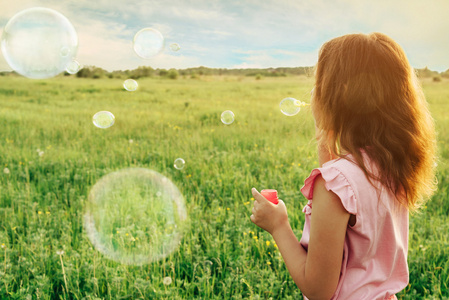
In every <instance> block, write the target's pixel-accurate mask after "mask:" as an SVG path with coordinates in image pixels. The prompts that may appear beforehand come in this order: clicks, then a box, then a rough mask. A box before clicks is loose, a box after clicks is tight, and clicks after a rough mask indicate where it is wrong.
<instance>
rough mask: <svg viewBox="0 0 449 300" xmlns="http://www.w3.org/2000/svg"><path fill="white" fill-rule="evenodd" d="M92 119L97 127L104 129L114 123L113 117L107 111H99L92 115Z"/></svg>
mask: <svg viewBox="0 0 449 300" xmlns="http://www.w3.org/2000/svg"><path fill="white" fill-rule="evenodd" d="M92 121H93V123H94V125H95V126H97V127H98V128H103V129H105V128H109V127H111V126H112V125H114V122H115V117H114V115H113V114H112V113H111V112H109V111H99V112H97V113H96V114H95V115H94V116H93V118H92Z"/></svg>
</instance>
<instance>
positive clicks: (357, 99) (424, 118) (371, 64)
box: [312, 33, 436, 211]
mask: <svg viewBox="0 0 449 300" xmlns="http://www.w3.org/2000/svg"><path fill="white" fill-rule="evenodd" d="M312 111H313V112H314V116H315V117H316V118H315V119H316V126H317V128H318V130H319V132H320V133H319V136H318V139H319V143H320V144H321V145H326V146H327V147H328V149H329V151H330V153H332V154H334V155H335V156H339V157H345V154H347V153H350V154H352V155H353V157H354V159H355V162H356V163H357V164H358V165H359V166H360V167H361V169H362V170H363V171H364V173H365V175H366V176H367V178H368V180H369V181H370V182H371V183H372V179H374V180H378V181H379V182H380V183H382V184H383V185H384V186H386V187H387V188H388V189H389V190H391V192H392V193H393V194H394V195H395V196H396V199H397V200H398V201H399V202H400V203H401V204H403V205H405V206H406V207H407V208H408V209H409V210H412V211H414V210H416V209H417V208H419V207H420V205H421V204H422V203H423V202H424V200H426V199H427V197H430V195H431V194H432V193H433V191H434V190H435V186H436V182H435V171H434V168H435V167H434V166H435V159H436V137H435V128H434V122H433V119H432V117H431V115H430V112H429V109H428V106H427V102H426V99H425V97H424V93H423V92H422V88H421V86H420V84H419V82H418V79H417V77H416V74H415V72H414V70H413V69H412V68H411V66H410V64H409V62H408V59H407V57H406V55H405V53H404V51H403V50H402V48H401V47H400V46H399V45H398V44H397V43H396V42H395V41H394V40H393V39H391V38H390V37H388V36H387V35H385V34H381V33H371V34H368V35H366V34H349V35H344V36H341V37H337V38H334V39H332V40H330V41H328V42H326V43H325V44H324V45H323V46H322V47H321V49H320V52H319V58H318V63H317V65H316V69H315V87H314V92H313V97H312ZM363 152H365V153H366V154H367V155H368V157H369V158H370V160H371V162H372V163H373V164H374V166H375V169H376V172H374V171H370V170H369V169H368V168H367V166H366V165H365V163H364V159H363Z"/></svg>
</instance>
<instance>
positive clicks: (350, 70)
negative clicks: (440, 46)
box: [251, 33, 436, 300]
mask: <svg viewBox="0 0 449 300" xmlns="http://www.w3.org/2000/svg"><path fill="white" fill-rule="evenodd" d="M311 105H312V113H313V117H314V119H315V125H316V135H317V140H318V158H319V165H320V167H319V168H317V169H314V170H312V173H311V175H310V176H309V177H308V178H307V179H306V180H305V184H304V186H303V187H302V188H301V192H302V193H303V195H304V196H305V197H306V198H307V199H308V200H309V201H308V203H307V205H306V206H305V208H304V210H303V212H304V213H305V224H304V230H303V235H302V238H301V240H300V241H298V240H297V238H296V236H295V235H294V234H293V231H292V229H291V227H290V224H289V222H288V218H287V209H286V207H285V204H284V202H283V201H279V203H278V205H274V204H272V203H271V202H269V201H268V200H266V199H265V198H264V197H263V196H261V195H260V194H259V192H258V191H257V190H256V189H254V188H253V189H252V194H253V196H254V199H255V201H254V207H253V209H252V215H251V221H252V222H254V223H255V224H256V225H258V226H259V227H261V228H262V229H265V230H266V231H268V232H269V233H270V234H271V235H272V236H273V238H274V240H275V241H276V243H277V245H278V248H279V250H280V252H281V254H282V256H283V258H284V261H285V264H286V266H287V268H288V270H289V272H290V275H291V276H292V278H293V280H294V281H295V283H296V285H297V286H298V287H299V289H300V290H301V291H302V293H303V294H304V298H305V299H345V300H349V299H357V300H360V299H370V300H371V299H396V296H395V294H396V293H398V292H400V291H401V290H402V289H404V288H405V287H406V286H407V284H408V278H409V274H408V267H407V246H408V216H409V211H413V210H416V209H417V208H419V206H420V205H421V204H422V203H423V199H425V198H426V197H428V196H430V194H431V193H432V191H433V190H434V187H435V181H434V170H433V168H434V160H435V149H436V143H435V130H434V124H433V120H432V118H431V116H430V113H429V111H428V108H427V103H426V100H425V98H424V96H423V93H422V90H421V88H420V87H419V84H418V82H417V78H416V75H415V74H414V71H413V69H412V68H411V67H410V65H409V62H408V60H407V58H406V56H405V54H404V51H403V50H402V48H401V47H400V46H399V45H398V44H397V43H396V42H395V41H393V40H392V39H391V38H390V37H388V36H386V35H384V34H380V33H372V34H369V35H365V34H350V35H345V36H342V37H338V38H335V39H332V40H330V41H329V42H327V43H325V44H324V45H323V46H322V48H321V50H320V53H319V58H318V63H317V65H316V73H315V87H314V89H313V95H312V101H311Z"/></svg>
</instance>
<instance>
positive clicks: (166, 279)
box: [162, 276, 172, 285]
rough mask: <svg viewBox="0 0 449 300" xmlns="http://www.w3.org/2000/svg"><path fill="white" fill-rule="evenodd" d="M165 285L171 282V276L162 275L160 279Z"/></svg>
mask: <svg viewBox="0 0 449 300" xmlns="http://www.w3.org/2000/svg"><path fill="white" fill-rule="evenodd" d="M162 282H163V283H164V284H165V285H170V284H171V282H172V281H171V277H169V276H167V277H164V280H163V281H162Z"/></svg>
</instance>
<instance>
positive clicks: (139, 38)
mask: <svg viewBox="0 0 449 300" xmlns="http://www.w3.org/2000/svg"><path fill="white" fill-rule="evenodd" d="M133 48H134V51H135V52H136V54H137V55H139V56H140V57H142V58H145V59H150V58H152V57H153V56H156V55H158V54H159V53H161V52H162V50H163V49H164V36H163V35H162V33H160V32H159V31H158V30H156V29H153V28H144V29H141V30H140V31H138V32H137V33H136V34H135V35H134V39H133Z"/></svg>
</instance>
